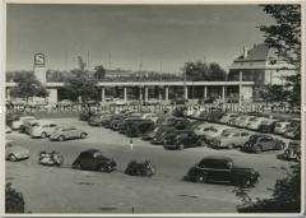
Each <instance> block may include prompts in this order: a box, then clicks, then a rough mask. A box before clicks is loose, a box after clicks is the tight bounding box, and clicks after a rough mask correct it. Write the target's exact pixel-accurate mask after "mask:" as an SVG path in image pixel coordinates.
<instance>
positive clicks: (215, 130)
mask: <svg viewBox="0 0 306 218" xmlns="http://www.w3.org/2000/svg"><path fill="white" fill-rule="evenodd" d="M231 129H232V128H231V127H228V126H211V127H209V128H208V129H206V130H205V131H204V133H203V139H204V141H205V143H206V144H210V141H211V140H213V139H214V138H216V137H218V136H220V135H221V134H223V132H226V131H229V130H231Z"/></svg>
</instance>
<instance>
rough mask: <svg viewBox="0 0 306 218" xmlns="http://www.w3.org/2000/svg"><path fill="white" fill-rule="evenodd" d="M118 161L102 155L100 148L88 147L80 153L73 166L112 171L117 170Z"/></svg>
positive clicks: (83, 168)
mask: <svg viewBox="0 0 306 218" xmlns="http://www.w3.org/2000/svg"><path fill="white" fill-rule="evenodd" d="M116 166H117V163H116V162H115V161H114V160H113V159H110V158H107V157H105V156H104V155H102V153H101V151H100V150H98V149H88V150H85V151H83V152H81V153H80V154H79V156H78V157H77V159H76V160H75V161H74V162H73V164H72V168H75V169H82V170H93V171H100V172H107V173H110V172H112V171H114V170H116Z"/></svg>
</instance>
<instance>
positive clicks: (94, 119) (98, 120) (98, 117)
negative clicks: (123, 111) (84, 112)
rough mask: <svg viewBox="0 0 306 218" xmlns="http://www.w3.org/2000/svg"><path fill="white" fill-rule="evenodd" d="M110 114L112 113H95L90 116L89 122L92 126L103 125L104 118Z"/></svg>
mask: <svg viewBox="0 0 306 218" xmlns="http://www.w3.org/2000/svg"><path fill="white" fill-rule="evenodd" d="M110 115H111V114H110V113H103V114H95V115H93V116H91V117H90V118H89V120H88V124H89V125H90V126H102V123H103V120H105V118H106V117H108V116H110Z"/></svg>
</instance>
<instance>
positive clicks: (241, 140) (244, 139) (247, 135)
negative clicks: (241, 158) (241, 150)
mask: <svg viewBox="0 0 306 218" xmlns="http://www.w3.org/2000/svg"><path fill="white" fill-rule="evenodd" d="M249 138H250V133H248V132H241V134H240V137H239V139H237V141H238V143H239V145H241V146H242V145H244V144H245V143H246V142H247V141H248V140H249Z"/></svg>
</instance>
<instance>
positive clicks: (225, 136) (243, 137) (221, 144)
mask: <svg viewBox="0 0 306 218" xmlns="http://www.w3.org/2000/svg"><path fill="white" fill-rule="evenodd" d="M251 135H252V133H250V132H248V131H245V130H239V129H231V130H227V131H224V132H223V133H222V134H221V135H220V136H218V137H216V138H214V139H213V140H211V141H210V143H211V144H210V145H211V146H212V147H215V148H229V149H232V148H235V147H241V146H243V145H244V144H245V143H246V142H247V141H248V140H249V138H250V136H251Z"/></svg>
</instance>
